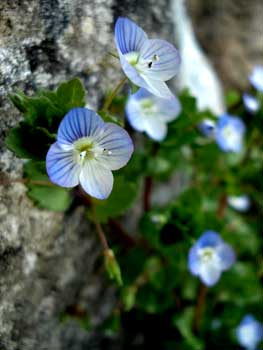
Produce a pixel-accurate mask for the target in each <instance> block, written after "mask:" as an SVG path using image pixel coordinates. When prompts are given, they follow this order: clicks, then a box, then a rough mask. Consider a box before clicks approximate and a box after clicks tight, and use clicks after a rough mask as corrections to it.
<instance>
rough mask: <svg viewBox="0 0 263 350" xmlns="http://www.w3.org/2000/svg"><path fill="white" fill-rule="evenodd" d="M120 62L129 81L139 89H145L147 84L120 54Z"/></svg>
mask: <svg viewBox="0 0 263 350" xmlns="http://www.w3.org/2000/svg"><path fill="white" fill-rule="evenodd" d="M120 62H121V66H122V69H123V71H124V73H125V75H126V76H127V77H128V78H129V79H130V81H131V82H132V83H133V84H135V85H137V86H140V87H145V88H147V83H146V82H145V80H144V79H143V78H142V77H141V76H140V74H139V73H138V71H137V70H136V69H135V68H134V67H133V66H132V65H131V64H130V63H129V62H128V61H127V60H126V58H125V57H124V56H123V55H122V54H121V53H120Z"/></svg>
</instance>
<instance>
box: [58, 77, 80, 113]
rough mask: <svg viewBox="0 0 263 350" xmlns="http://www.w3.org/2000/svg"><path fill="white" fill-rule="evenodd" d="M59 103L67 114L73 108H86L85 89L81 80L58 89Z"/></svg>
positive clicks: (70, 82) (72, 81)
mask: <svg viewBox="0 0 263 350" xmlns="http://www.w3.org/2000/svg"><path fill="white" fill-rule="evenodd" d="M57 102H58V105H59V107H60V108H61V109H62V110H63V111H64V114H66V113H67V112H68V111H69V110H70V109H71V108H74V107H84V106H85V89H84V86H83V84H82V82H81V80H80V79H78V78H74V79H71V80H69V81H68V82H65V83H62V84H61V85H60V86H59V88H58V89H57Z"/></svg>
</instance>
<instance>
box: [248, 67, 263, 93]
mask: <svg viewBox="0 0 263 350" xmlns="http://www.w3.org/2000/svg"><path fill="white" fill-rule="evenodd" d="M249 80H250V83H251V84H252V85H253V86H254V88H255V89H257V90H258V91H260V92H263V66H255V67H254V69H253V72H252V74H251V75H250V76H249Z"/></svg>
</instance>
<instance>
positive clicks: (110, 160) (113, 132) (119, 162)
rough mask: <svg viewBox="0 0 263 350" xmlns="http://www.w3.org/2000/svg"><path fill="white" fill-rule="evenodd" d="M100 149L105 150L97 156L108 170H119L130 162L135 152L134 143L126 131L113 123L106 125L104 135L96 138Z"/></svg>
mask: <svg viewBox="0 0 263 350" xmlns="http://www.w3.org/2000/svg"><path fill="white" fill-rule="evenodd" d="M96 142H97V143H98V145H99V147H101V148H102V149H104V150H105V152H104V153H103V154H100V155H98V156H97V159H98V161H99V162H101V164H102V165H104V166H105V167H106V168H108V169H111V170H117V169H120V168H122V167H123V166H124V165H126V164H127V162H128V161H129V160H130V158H131V155H132V152H133V142H132V139H131V138H130V136H129V134H128V133H127V131H126V130H124V129H123V128H121V127H120V126H118V125H116V124H113V123H105V126H104V129H103V133H101V134H100V137H98V138H96Z"/></svg>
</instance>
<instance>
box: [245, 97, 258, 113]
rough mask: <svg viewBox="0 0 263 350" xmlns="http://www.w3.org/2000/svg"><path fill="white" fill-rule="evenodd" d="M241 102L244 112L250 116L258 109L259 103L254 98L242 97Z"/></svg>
mask: <svg viewBox="0 0 263 350" xmlns="http://www.w3.org/2000/svg"><path fill="white" fill-rule="evenodd" d="M243 102H244V105H245V107H246V110H247V111H248V112H250V113H252V114H253V113H256V112H257V111H258V110H259V108H260V104H259V101H258V100H257V99H256V97H254V96H251V95H249V94H244V95H243Z"/></svg>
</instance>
